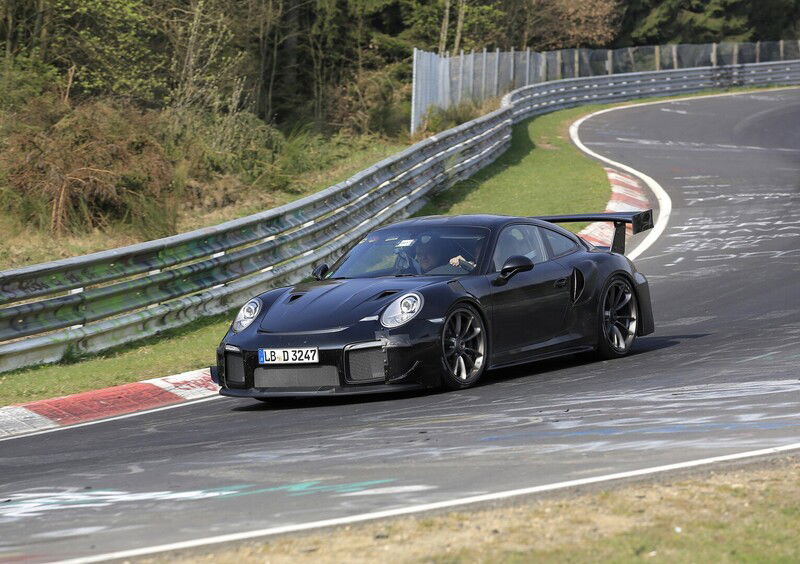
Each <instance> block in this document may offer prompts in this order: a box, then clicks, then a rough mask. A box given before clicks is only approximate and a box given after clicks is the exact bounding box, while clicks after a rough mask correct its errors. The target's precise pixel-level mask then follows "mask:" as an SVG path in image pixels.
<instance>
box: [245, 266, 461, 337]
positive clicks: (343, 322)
mask: <svg viewBox="0 0 800 564" xmlns="http://www.w3.org/2000/svg"><path fill="white" fill-rule="evenodd" d="M449 280H450V278H446V277H441V276H437V277H409V278H357V279H352V280H320V281H315V282H308V283H304V284H298V285H297V286H292V287H290V288H284V289H282V290H273V292H278V293H279V295H278V296H277V297H274V295H273V296H271V297H274V300H271V305H269V306H268V307H267V309H266V311H265V312H264V313H263V314H262V318H261V324H260V330H261V331H264V332H269V333H288V332H307V331H308V332H313V331H323V330H326V329H335V328H338V327H347V326H349V325H353V324H355V323H358V322H359V321H360V320H361V319H363V318H365V317H371V316H374V315H378V314H379V313H380V312H381V311H382V310H383V308H384V307H385V306H386V305H387V304H389V302H391V301H392V300H394V299H396V298H398V297H400V296H401V295H402V294H403V293H405V292H410V291H412V290H421V289H422V288H425V287H426V286H430V285H433V284H446V283H447V282H448V281H449Z"/></svg>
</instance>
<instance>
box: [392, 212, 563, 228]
mask: <svg viewBox="0 0 800 564" xmlns="http://www.w3.org/2000/svg"><path fill="white" fill-rule="evenodd" d="M520 221H523V222H525V223H533V224H535V225H542V226H546V227H550V228H552V227H556V229H557V230H559V231H563V229H562V228H560V227H558V226H556V225H554V224H552V223H550V222H547V221H542V220H540V219H535V218H532V217H520V216H513V215H490V214H472V215H428V216H424V217H415V218H411V219H406V220H403V221H398V222H397V223H392V224H390V225H386V226H385V227H381V229H386V228H394V227H411V226H414V227H423V226H426V225H430V226H438V225H442V226H444V225H447V226H451V227H487V228H489V229H492V230H494V229H497V228H499V227H503V226H505V225H507V224H509V223H517V222H520Z"/></svg>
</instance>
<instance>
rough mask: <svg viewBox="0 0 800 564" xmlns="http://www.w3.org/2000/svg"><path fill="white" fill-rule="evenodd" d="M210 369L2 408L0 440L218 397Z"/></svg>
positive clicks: (0, 410)
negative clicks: (208, 397) (213, 396)
mask: <svg viewBox="0 0 800 564" xmlns="http://www.w3.org/2000/svg"><path fill="white" fill-rule="evenodd" d="M218 391H219V386H217V385H216V384H215V383H214V382H212V381H211V375H210V374H209V371H208V368H204V369H202V370H192V371H191V372H184V373H182V374H173V375H172V376H165V377H163V378H153V379H150V380H142V381H141V382H132V383H130V384H123V385H121V386H114V387H113V388H105V389H102V390H94V391H90V392H83V393H80V394H74V395H71V396H64V397H60V398H53V399H45V400H38V401H33V402H30V403H24V404H21V405H12V406H8V407H0V438H2V437H10V436H14V435H21V434H26V433H33V432H36V431H42V430H45V429H52V428H54V427H62V426H65V425H75V424H78V423H86V422H88V421H94V420H97V419H105V418H106V417H113V416H116V415H125V414H128V413H134V412H137V411H143V410H146V409H154V408H158V407H163V406H167V405H172V404H176V403H182V402H185V401H189V400H196V399H200V398H204V397H207V396H212V395H215V394H217V393H218Z"/></svg>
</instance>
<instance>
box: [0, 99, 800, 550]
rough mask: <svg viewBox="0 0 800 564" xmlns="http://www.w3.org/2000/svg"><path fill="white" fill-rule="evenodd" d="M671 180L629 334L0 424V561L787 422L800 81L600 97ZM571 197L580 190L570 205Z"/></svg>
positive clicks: (299, 514) (320, 508) (780, 433)
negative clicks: (441, 386)
mask: <svg viewBox="0 0 800 564" xmlns="http://www.w3.org/2000/svg"><path fill="white" fill-rule="evenodd" d="M580 136H581V139H582V140H583V142H584V143H585V144H586V145H587V147H589V148H590V149H592V150H593V151H596V152H598V153H600V154H602V155H605V156H607V157H609V158H611V159H614V160H616V161H619V162H622V163H625V164H627V165H630V166H632V167H634V168H636V169H638V170H641V171H643V172H645V173H646V174H648V175H649V176H651V177H653V178H654V179H655V180H656V181H658V182H659V183H660V184H661V185H662V186H663V188H664V189H665V190H666V191H667V192H668V193H669V195H670V197H671V199H672V203H673V211H672V215H671V217H670V218H669V223H668V226H667V229H666V231H665V232H664V234H663V235H662V236H661V238H660V239H659V240H658V241H657V242H656V243H655V244H654V245H653V246H652V247H650V248H649V249H648V250H647V251H646V252H645V253H644V254H643V255H642V256H641V257H639V259H638V260H637V263H638V265H639V268H640V270H642V271H643V272H644V273H645V274H646V275H647V276H648V277H649V279H650V284H651V288H652V292H653V302H654V307H655V314H656V333H655V334H654V335H652V336H649V337H646V338H643V339H640V340H639V341H638V344H637V345H636V348H635V354H633V355H632V356H630V357H628V358H626V359H623V360H618V361H613V362H603V363H587V362H585V361H582V360H578V359H574V358H567V359H562V360H558V361H551V362H547V363H540V364H532V365H528V366H524V367H522V368H517V369H513V370H504V371H500V372H496V373H494V374H491V375H490V376H491V377H490V378H489V379H488V380H487V381H486V382H485V384H484V385H482V386H479V387H478V388H475V389H472V390H467V391H464V392H457V393H452V392H451V393H440V394H427V395H404V396H399V397H385V396H383V397H379V398H375V399H371V400H370V399H364V398H358V399H352V400H347V401H345V400H338V401H322V400H315V401H291V400H288V401H281V402H278V403H274V404H272V405H263V404H260V403H256V402H254V401H250V400H233V399H214V400H212V401H206V402H202V403H196V404H188V405H184V406H182V407H179V408H176V409H170V410H165V411H159V412H154V413H148V414H143V415H140V416H136V417H131V418H126V419H119V420H111V421H107V422H103V423H100V424H96V425H90V426H85V427H78V428H66V429H63V430H60V431H58V432H52V433H46V434H41V435H36V436H31V437H20V438H16V439H12V440H6V441H0V476H2V477H0V561H2V560H4V559H11V558H20V557H27V558H28V559H31V560H33V561H38V560H42V561H46V560H53V559H66V558H78V557H82V556H91V555H98V554H103V553H108V552H113V551H120V550H127V549H135V548H141V547H147V546H152V545H159V544H164V543H172V542H177V541H184V540H191V539H198V538H204V537H211V536H215V535H223V534H227V533H237V532H244V531H250V530H254V529H262V528H267V527H273V526H278V525H288V524H297V523H304V522H308V521H316V520H320V519H328V518H334V517H343V516H348V515H355V514H360V513H367V512H372V511H377V510H384V509H393V508H398V507H405V506H411V505H415V504H422V503H429V502H436V501H442V500H449V499H453V498H461V497H466V496H471V495H476V494H482V493H489V492H498V491H502V490H509V489H515V488H521V487H527V486H536V485H541V484H550V483H553V482H561V481H564V480H572V479H578V478H586V477H591V476H598V475H602V474H609V473H613V472H620V471H626V470H633V469H639V468H645V467H648V466H657V465H661V464H668V463H673V462H681V461H688V460H693V459H699V458H705V457H711V456H718V455H725V454H730V453H736V452H741V451H746V450H753V449H760V448H765V447H773V446H781V445H787V444H790V443H795V442H798V441H800V439H799V438H798V437H800V89H791V90H780V91H760V92H758V93H751V94H741V95H736V96H726V97H714V98H705V99H694V100H683V101H672V102H667V103H659V104H656V105H648V106H643V107H635V108H630V109H624V110H620V111H614V112H609V113H605V114H601V115H598V116H596V117H593V118H591V119H589V120H587V121H586V122H585V123H584V124H583V126H582V127H581V129H580ZM586 211H587V212H590V211H593V210H586Z"/></svg>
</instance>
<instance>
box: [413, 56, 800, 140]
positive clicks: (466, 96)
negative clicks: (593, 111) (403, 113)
mask: <svg viewBox="0 0 800 564" xmlns="http://www.w3.org/2000/svg"><path fill="white" fill-rule="evenodd" d="M795 59H800V40H797V41H796V40H781V41H763V42H756V43H708V44H703V45H650V46H642V47H624V48H621V49H561V50H559V51H548V52H544V53H538V52H536V51H531V50H530V49H528V50H526V51H514V50H511V51H500V50H495V51H487V50H486V49H484V50H483V51H481V52H474V51H473V52H471V53H464V52H463V51H461V53H460V54H459V55H456V56H449V55H445V56H443V57H442V56H439V55H437V54H435V53H429V52H426V51H422V50H419V49H415V50H414V78H413V81H414V85H413V95H412V101H411V133H412V134H413V133H415V132H416V131H417V130H418V129H419V128H420V126H421V125H422V122H423V121H424V120H425V118H426V116H427V115H428V112H429V111H430V110H431V109H432V108H439V109H447V108H449V107H451V106H454V105H457V104H460V103H461V102H464V101H473V102H480V101H482V100H486V99H487V98H492V97H496V96H500V95H502V94H505V93H506V92H510V91H511V90H514V89H516V88H522V87H523V86H528V85H531V84H540V83H542V82H549V81H553V80H563V79H568V78H581V77H590V76H603V75H611V74H621V73H631V72H648V71H660V70H678V69H688V68H697V67H717V66H728V65H742V64H751V63H764V62H774V61H789V60H795Z"/></svg>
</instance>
